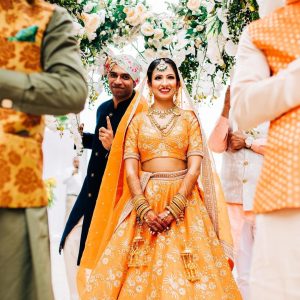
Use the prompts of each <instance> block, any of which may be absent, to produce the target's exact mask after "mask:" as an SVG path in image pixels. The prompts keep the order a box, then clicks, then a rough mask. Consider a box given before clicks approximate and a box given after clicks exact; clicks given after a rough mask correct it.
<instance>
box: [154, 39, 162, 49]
mask: <svg viewBox="0 0 300 300" xmlns="http://www.w3.org/2000/svg"><path fill="white" fill-rule="evenodd" d="M152 45H153V46H154V47H155V48H156V49H161V47H162V44H161V42H160V41H159V40H153V41H152Z"/></svg>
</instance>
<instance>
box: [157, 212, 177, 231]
mask: <svg viewBox="0 0 300 300" xmlns="http://www.w3.org/2000/svg"><path fill="white" fill-rule="evenodd" d="M158 216H159V217H160V219H161V220H163V221H165V223H166V224H167V228H166V230H169V229H170V228H171V224H172V222H173V221H175V218H174V217H173V215H172V214H171V213H170V211H168V210H167V209H166V210H164V211H163V212H161V213H160V214H159V215H158Z"/></svg>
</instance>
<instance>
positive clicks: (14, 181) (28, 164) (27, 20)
mask: <svg viewBox="0 0 300 300" xmlns="http://www.w3.org/2000/svg"><path fill="white" fill-rule="evenodd" d="M53 9H54V7H53V6H52V5H50V4H48V3H46V2H43V1H39V0H36V1H35V3H34V4H33V5H30V4H28V2H27V1H25V0H14V1H11V0H6V1H0V51H1V57H0V68H4V69H7V70H14V71H20V72H24V73H28V74H29V73H32V72H41V71H42V66H41V60H40V58H41V45H42V39H43V35H44V32H45V30H46V27H47V24H48V22H49V20H50V18H51V16H52V13H53ZM32 16H34V17H35V18H34V20H35V21H34V24H33V23H32V20H33V19H32ZM34 25H35V26H37V27H38V31H37V33H36V36H35V40H34V41H27V40H25V41H20V40H18V39H14V37H15V36H16V35H17V33H19V32H20V30H24V29H28V28H29V27H31V26H34ZM1 100H2V99H1ZM43 134H44V121H43V118H42V117H40V116H35V115H30V114H26V113H22V112H17V111H14V110H12V109H4V108H1V109H0V207H10V208H19V207H40V206H45V205H46V204H47V195H46V190H45V187H44V184H43V180H42V172H43V158H42V141H43Z"/></svg>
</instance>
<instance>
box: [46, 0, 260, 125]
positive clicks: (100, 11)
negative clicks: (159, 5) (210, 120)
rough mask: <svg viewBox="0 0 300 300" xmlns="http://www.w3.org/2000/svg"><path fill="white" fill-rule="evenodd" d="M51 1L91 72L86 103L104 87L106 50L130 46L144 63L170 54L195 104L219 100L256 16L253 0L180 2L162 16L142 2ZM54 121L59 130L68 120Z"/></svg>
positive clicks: (91, 100)
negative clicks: (67, 18) (66, 16)
mask: <svg viewBox="0 0 300 300" xmlns="http://www.w3.org/2000/svg"><path fill="white" fill-rule="evenodd" d="M49 1H50V2H52V3H56V4H58V5H60V6H63V7H65V8H66V9H67V10H68V11H69V13H70V14H71V16H72V18H73V20H74V30H75V32H76V35H77V37H78V42H79V44H80V50H81V55H82V60H83V63H84V64H85V65H86V67H87V68H88V70H89V72H88V73H89V75H90V76H89V77H90V78H89V100H90V103H93V102H94V101H95V100H96V99H97V97H98V95H99V94H100V92H101V90H103V87H105V83H106V81H105V77H104V75H103V74H104V72H103V71H104V70H103V67H102V66H103V65H104V60H105V59H106V55H107V53H108V52H109V51H110V50H109V48H110V47H114V48H117V49H120V50H121V49H122V48H123V47H125V46H128V45H131V46H132V47H133V48H134V49H135V50H136V56H137V57H138V59H139V60H140V63H141V64H142V65H144V66H145V67H146V66H147V65H148V64H149V62H150V61H151V60H153V59H154V58H157V57H170V56H171V57H172V58H173V59H174V60H175V61H176V63H177V65H178V66H179V68H180V71H181V73H182V75H183V78H184V80H185V83H186V85H187V88H188V90H189V92H190V94H191V95H192V97H193V99H194V101H195V102H203V101H209V102H210V101H212V100H213V99H215V98H218V97H219V95H220V92H221V91H222V89H223V87H224V85H225V84H226V83H227V82H228V79H229V77H230V73H231V70H232V67H233V65H234V62H235V59H234V57H235V53H236V49H237V43H238V41H239V36H240V34H241V32H242V30H243V28H244V26H246V25H247V24H248V23H249V22H251V21H253V20H255V19H257V18H258V5H257V3H256V0H227V1H226V0H178V4H177V5H174V4H171V3H169V4H168V12H167V13H165V14H163V15H160V14H155V13H153V12H152V11H151V7H150V6H149V5H148V4H147V1H146V0H98V1H95V0H49ZM95 75H96V76H95ZM97 75H98V76H97ZM95 78H97V79H96V80H95ZM56 120H57V121H56V122H57V124H58V125H57V127H60V128H59V130H61V131H63V130H64V129H65V127H66V126H65V122H66V120H68V119H66V118H64V117H63V118H60V119H56ZM74 122H75V121H73V123H74Z"/></svg>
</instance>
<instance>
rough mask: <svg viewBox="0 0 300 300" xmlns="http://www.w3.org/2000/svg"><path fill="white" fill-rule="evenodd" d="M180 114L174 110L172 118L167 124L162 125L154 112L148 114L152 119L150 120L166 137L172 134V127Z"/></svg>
mask: <svg viewBox="0 0 300 300" xmlns="http://www.w3.org/2000/svg"><path fill="white" fill-rule="evenodd" d="M179 115H180V114H176V113H175V112H174V111H173V114H172V116H171V118H170V120H169V121H168V122H167V123H166V124H165V125H160V124H159V123H158V122H157V121H156V120H155V118H154V116H153V114H151V113H150V114H148V116H149V119H150V122H151V124H152V125H153V126H154V127H156V128H157V129H158V130H159V131H160V133H161V135H162V136H163V137H166V136H168V135H169V134H170V132H171V131H172V129H173V128H174V126H175V124H176V121H177V119H178V117H179Z"/></svg>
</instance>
